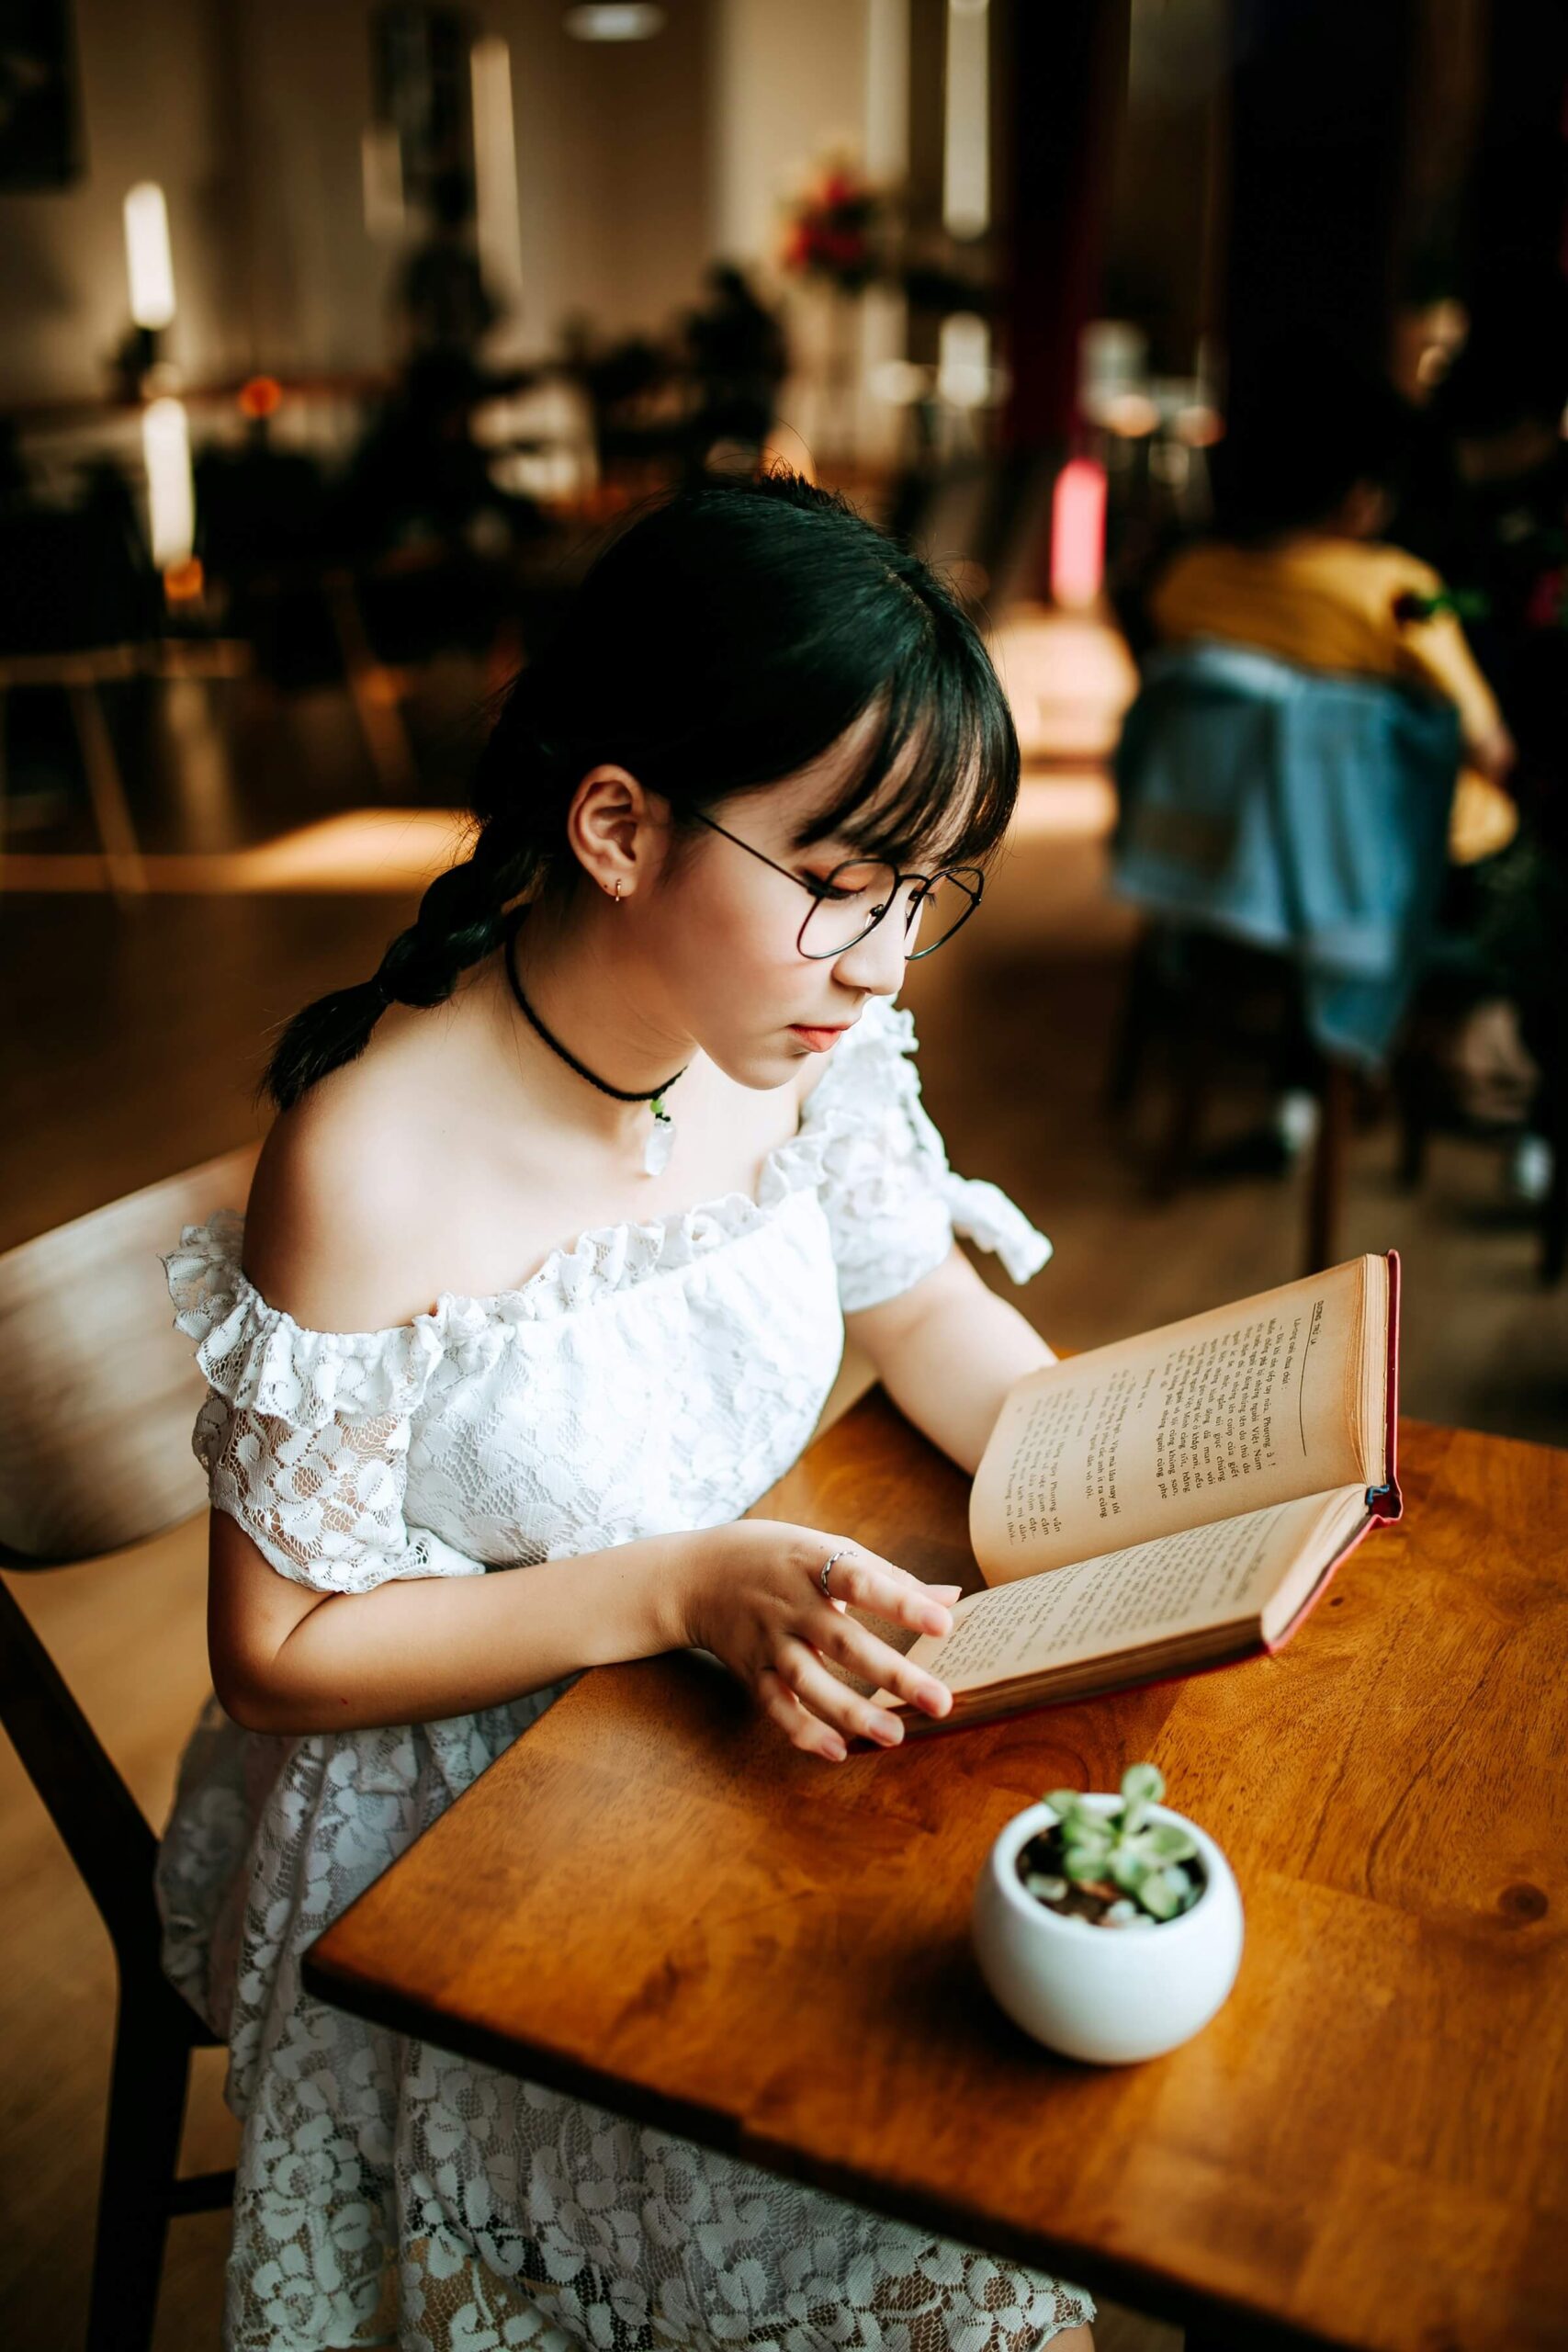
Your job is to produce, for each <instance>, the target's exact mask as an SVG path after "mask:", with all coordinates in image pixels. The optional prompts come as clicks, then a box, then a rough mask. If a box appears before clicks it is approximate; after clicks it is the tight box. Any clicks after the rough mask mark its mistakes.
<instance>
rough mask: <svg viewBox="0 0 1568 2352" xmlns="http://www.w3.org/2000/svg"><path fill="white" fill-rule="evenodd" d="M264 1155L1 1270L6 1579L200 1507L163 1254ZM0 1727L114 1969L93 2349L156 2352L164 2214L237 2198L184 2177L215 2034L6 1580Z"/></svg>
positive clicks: (128, 1813) (182, 1184) (124, 1795)
mask: <svg viewBox="0 0 1568 2352" xmlns="http://www.w3.org/2000/svg"><path fill="white" fill-rule="evenodd" d="M254 1159H255V1154H254V1149H249V1148H247V1149H245V1150H242V1151H236V1152H231V1153H228V1154H227V1155H226V1156H225V1157H224V1158H222V1159H212V1160H209V1161H208V1162H207V1163H206V1165H205V1166H203V1167H200V1168H196V1169H191V1170H187V1171H186V1173H185V1174H184V1175H181V1176H174V1177H170V1178H169V1179H168V1180H167V1181H166V1182H164V1183H161V1184H154V1185H152V1186H150V1187H149V1188H148V1189H147V1190H146V1191H145V1192H141V1193H131V1194H130V1195H129V1196H128V1197H127V1198H126V1199H124V1200H121V1201H115V1202H112V1203H111V1204H109V1205H108V1206H107V1208H102V1209H97V1210H95V1211H94V1212H93V1214H92V1215H91V1216H84V1217H78V1218H76V1219H75V1220H74V1221H73V1223H71V1224H69V1225H62V1226H59V1227H56V1228H55V1230H54V1231H53V1232H52V1233H45V1234H41V1235H39V1238H37V1239H36V1240H33V1241H28V1242H24V1243H23V1244H22V1245H21V1246H20V1248H18V1249H15V1250H9V1251H7V1252H6V1254H5V1255H4V1256H0V1566H5V1567H7V1568H12V1569H26V1570H37V1569H43V1568H48V1567H58V1566H64V1565H66V1564H67V1563H69V1562H73V1561H81V1560H85V1559H92V1558H96V1557H97V1556H98V1555H100V1554H104V1553H108V1552H114V1551H118V1550H119V1549H120V1548H121V1547H123V1546H124V1545H126V1544H134V1543H138V1542H140V1541H141V1540H143V1539H144V1538H146V1537H149V1536H152V1535H154V1534H156V1533H158V1532H160V1531H161V1530H163V1529H164V1528H167V1527H171V1526H173V1525H175V1523H176V1522H178V1521H181V1520H183V1519H186V1518H188V1517H189V1516H190V1514H191V1513H192V1512H193V1511H195V1510H199V1509H201V1507H202V1505H203V1503H204V1501H205V1492H204V1487H203V1481H202V1476H201V1472H200V1469H199V1467H198V1465H197V1463H196V1461H195V1459H194V1457H193V1456H192V1453H191V1451H190V1432H191V1426H192V1424H193V1422H194V1420H195V1419H196V1413H197V1407H198V1405H199V1403H200V1400H201V1397H202V1395H203V1393H204V1390H203V1383H202V1379H201V1375H200V1373H199V1372H198V1371H197V1368H196V1365H195V1363H194V1361H193V1355H192V1351H191V1348H190V1344H189V1342H188V1341H187V1340H185V1339H183V1338H182V1337H181V1335H180V1334H179V1333H178V1332H177V1331H175V1329H173V1324H172V1310H171V1308H170V1306H169V1301H168V1295H167V1292H166V1290H165V1289H164V1277H163V1269H162V1267H161V1266H160V1265H159V1262H158V1257H159V1253H160V1252H161V1251H166V1250H169V1249H170V1248H172V1247H173V1245H174V1244H175V1241H177V1239H178V1238H179V1230H180V1227H181V1226H182V1225H183V1224H189V1223H196V1222H198V1221H200V1220H201V1219H203V1218H205V1217H207V1216H210V1215H211V1214H212V1212H213V1211H214V1210H215V1209H218V1208H222V1207H238V1206H241V1205H243V1201H244V1198H245V1194H246V1192H247V1190H248V1188H249V1184H250V1176H251V1169H252V1167H253V1165H254ZM0 1722H3V1723H4V1724H5V1727H6V1732H7V1733H8V1734H9V1736H10V1738H11V1740H12V1742H13V1744H14V1746H15V1747H16V1749H17V1754H18V1756H19V1757H20V1758H21V1759H22V1762H23V1764H24V1765H25V1766H26V1768H27V1770H28V1775H29V1777H30V1778H31V1780H32V1782H33V1785H34V1786H35V1788H36V1789H37V1790H38V1792H39V1796H40V1797H41V1798H42V1799H43V1802H44V1804H45V1805H46V1807H47V1808H48V1810H49V1813H50V1815H51V1819H52V1820H53V1822H54V1826H55V1827H56V1828H57V1829H58V1830H59V1832H60V1835H61V1837H62V1838H63V1839H64V1841H65V1844H66V1846H67V1847H68V1849H70V1853H71V1857H72V1860H73V1861H74V1862H75V1864H76V1867H77V1869H78V1870H79V1871H80V1872H81V1874H82V1877H83V1879H84V1880H85V1883H86V1886H87V1890H88V1892H89V1893H90V1894H91V1895H92V1897H93V1900H94V1902H95V1903H96V1905H97V1906H98V1910H99V1912H100V1914H101V1916H102V1917H103V1921H104V1925H105V1926H106V1927H107V1929H108V1931H109V1935H110V1938H111V1939H112V1940H113V1943H114V1948H115V1957H116V1960H117V1961H118V1968H119V2007H118V2016H117V2019H116V2025H115V2047H114V2061H113V2071H112V2074H111V2076H110V2083H109V2100H108V2120H107V2131H106V2133H105V2140H104V2161H103V2175H102V2180H101V2184H100V2188H99V2198H98V2222H97V2238H96V2246H95V2249H94V2256H93V2284H92V2295H91V2301H90V2307H89V2313H88V2321H87V2346H88V2352H146V2346H147V2345H148V2344H149V2342H150V2341H151V2338H152V2321H153V2315H154V2312H155V2310H156V2306H157V2298H158V2280H159V2274H160V2271H161V2269H162V2266H163V2255H164V2237H165V2234H166V2232H167V2227H168V2222H169V2218H170V2216H171V2215H172V2214H175V2213H198V2212H207V2211H210V2210H212V2209H213V2208H215V2207H219V2206H223V2205H226V2204H228V2203H229V2202H230V2200H231V2198H232V2195H233V2187H234V2176H233V2174H232V2173H231V2172H225V2173H206V2174H202V2175H200V2176H197V2177H190V2178H186V2179H180V2178H178V2177H176V2174H175V2165H176V2163H177V2159H178V2155H179V2141H180V2128H181V2123H182V2121H183V2119H184V2115H185V2103H186V2086H187V2083H188V2078H189V2072H190V2053H191V2052H192V2050H193V2049H201V2048H205V2047H207V2046H208V2045H209V2044H210V2043H211V2042H212V2041H213V2040H214V2037H213V2035H212V2034H211V2033H209V2031H208V2029H207V2028H206V2026H204V2025H203V2024H202V2022H201V2020H200V2018H197V2015H196V2013H195V2011H194V2010H193V2009H191V2008H190V2007H188V2006H187V2005H186V2002H185V2001H184V2000H183V1999H182V1998H181V1996H180V1995H179V1994H178V1993H176V1992H175V1989H174V1987H173V1986H172V1985H170V1984H169V1983H168V1981H167V1979H166V1978H165V1977H164V1973H163V1971H162V1969H161V1967H160V1964H159V1943H160V1928H159V1920H158V1916H157V1909H156V1905H155V1904H154V1900H153V1894H152V1870H153V1863H154V1861H155V1860H156V1856H157V1850H158V1840H157V1838H156V1837H155V1836H154V1834H153V1832H152V1828H151V1827H150V1826H149V1825H148V1822H147V1820H146V1818H145V1816H144V1815H143V1814H142V1812H141V1807H140V1806H139V1805H138V1804H137V1803H136V1800H135V1798H134V1797H133V1796H132V1795H131V1793H130V1790H129V1789H128V1788H127V1786H126V1784H125V1782H124V1781H123V1780H122V1779H121V1778H120V1775H119V1773H118V1771H117V1770H116V1769H115V1767H114V1765H113V1764H112V1763H111V1761H110V1759H109V1758H108V1756H107V1754H106V1752H105V1750H104V1748H103V1747H102V1746H101V1745H100V1743H99V1741H98V1740H97V1738H96V1736H95V1735H94V1733H93V1730H92V1727H91V1725H90V1724H88V1722H87V1720H86V1717H85V1715H84V1714H83V1713H82V1711H81V1709H80V1708H79V1707H78V1706H77V1704H76V1702H75V1701H74V1699H73V1697H72V1695H71V1692H70V1691H69V1690H68V1689H67V1688H66V1685H65V1683H64V1681H63V1679H62V1677H61V1675H60V1673H59V1671H58V1670H57V1668H55V1666H54V1663H53V1661H52V1659H51V1657H50V1656H49V1654H48V1652H47V1651H46V1650H45V1648H44V1646H43V1645H42V1643H41V1642H40V1641H39V1638H38V1635H37V1634H35V1633H34V1631H33V1629H32V1626H31V1624H30V1623H29V1622H28V1618H27V1616H26V1614H25V1612H24V1611H23V1610H22V1609H21V1608H20V1606H19V1605H18V1603H17V1600H16V1597H15V1595H14V1594H13V1593H12V1592H11V1591H10V1589H8V1587H7V1586H6V1584H5V1582H4V1581H3V1580H0Z"/></svg>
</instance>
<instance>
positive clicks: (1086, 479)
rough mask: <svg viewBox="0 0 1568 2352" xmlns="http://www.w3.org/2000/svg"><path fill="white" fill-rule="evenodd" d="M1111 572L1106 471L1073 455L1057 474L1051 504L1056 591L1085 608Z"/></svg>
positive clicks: (1060, 599) (1053, 591) (1072, 605)
mask: <svg viewBox="0 0 1568 2352" xmlns="http://www.w3.org/2000/svg"><path fill="white" fill-rule="evenodd" d="M1104 576H1105V472H1104V469H1103V468H1102V467H1100V466H1097V465H1096V464H1095V463H1094V460H1093V459H1092V458H1071V459H1069V461H1068V463H1067V464H1066V465H1065V466H1064V467H1063V468H1062V470H1061V472H1060V473H1059V474H1058V475H1057V477H1056V488H1055V495H1054V497H1053V499H1052V502H1051V594H1052V595H1053V596H1054V597H1055V600H1056V602H1057V604H1058V605H1067V606H1068V607H1069V608H1072V609H1075V610H1078V611H1081V610H1082V609H1083V608H1084V607H1085V606H1086V605H1092V604H1093V603H1094V602H1095V600H1096V598H1097V597H1098V596H1099V594H1100V582H1101V580H1102V579H1103V578H1104Z"/></svg>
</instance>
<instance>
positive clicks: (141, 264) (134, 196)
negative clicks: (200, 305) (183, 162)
mask: <svg viewBox="0 0 1568 2352" xmlns="http://www.w3.org/2000/svg"><path fill="white" fill-rule="evenodd" d="M125 264H126V271H127V274H128V276H129V277H130V315H131V317H132V319H133V320H134V321H135V322H136V324H137V325H138V326H139V327H144V328H147V329H150V330H152V331H153V332H156V330H157V329H158V328H160V327H166V326H167V325H168V324H169V322H170V321H171V320H172V319H173V317H174V315H175V264H174V257H173V255H172V254H171V253H170V251H169V209H168V206H167V205H166V204H165V203H164V191H163V189H162V188H161V187H159V186H158V183H157V181H156V180H140V181H138V183H137V185H136V186H135V187H133V188H130V189H129V190H128V191H127V193H126V198H125Z"/></svg>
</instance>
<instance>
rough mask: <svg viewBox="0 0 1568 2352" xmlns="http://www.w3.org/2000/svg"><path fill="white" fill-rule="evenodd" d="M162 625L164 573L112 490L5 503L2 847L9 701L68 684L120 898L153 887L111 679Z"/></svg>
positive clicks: (0, 619)
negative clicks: (61, 501)
mask: <svg viewBox="0 0 1568 2352" xmlns="http://www.w3.org/2000/svg"><path fill="white" fill-rule="evenodd" d="M158 625H159V598H158V582H157V579H156V575H155V574H154V573H153V572H152V569H151V567H150V565H149V563H148V561H147V558H146V556H145V553H144V552H143V550H142V548H141V542H140V539H139V537H138V536H137V535H136V533H135V530H134V526H133V523H132V521H131V518H130V507H129V502H127V503H126V506H125V509H124V511H121V509H120V507H119V506H118V505H117V504H116V503H112V502H110V501H109V500H108V499H107V498H105V497H103V496H102V495H99V496H96V497H94V498H91V499H89V500H88V501H87V502H86V503H84V504H82V505H79V506H58V507H56V506H44V505H34V504H28V503H22V502H20V501H18V502H17V503H12V504H9V505H7V506H6V507H4V508H0V851H3V847H4V837H5V822H6V741H7V725H6V722H7V719H8V717H9V712H8V709H7V705H8V702H9V699H10V697H11V695H13V694H15V693H17V692H18V691H20V690H22V689H24V688H51V689H58V690H60V691H62V692H63V693H64V695H66V697H67V699H68V702H69V705H70V710H71V718H72V721H73V726H74V728H75V731H76V740H77V743H78V745H79V747H80V750H81V755H82V768H83V773H84V775H85V778H86V785H87V795H88V798H89V800H90V802H91V804H92V810H93V820H94V823H95V825H96V830H97V836H98V845H99V848H100V850H101V852H102V855H103V861H104V868H105V872H106V875H107V880H108V882H109V885H110V887H111V888H112V889H113V890H114V892H115V894H116V896H117V897H118V898H121V899H125V898H129V897H134V896H138V895H140V893H141V891H143V890H144V889H145V888H146V877H145V876H144V873H143V870H142V865H141V850H140V848H139V846H138V843H137V839H136V833H135V830H134V828H133V826H132V824H131V819H130V805H129V803H128V802H127V799H126V795H125V785H124V780H123V778H122V776H121V775H120V768H119V761H118V757H117V755H116V752H115V745H114V736H113V733H112V731H111V729H110V726H109V720H108V715H107V710H106V708H105V704H104V696H103V689H104V687H105V686H106V685H107V684H114V683H116V682H117V681H119V680H123V679H126V678H130V677H134V676H135V675H136V673H138V671H139V670H141V669H142V668H144V667H146V666H148V665H149V663H150V662H151V659H152V652H153V649H154V646H155V642H156V637H157V630H158Z"/></svg>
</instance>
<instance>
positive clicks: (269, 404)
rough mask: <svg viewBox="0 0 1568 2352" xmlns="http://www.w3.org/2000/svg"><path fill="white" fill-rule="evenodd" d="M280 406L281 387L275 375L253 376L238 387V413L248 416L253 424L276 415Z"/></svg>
mask: <svg viewBox="0 0 1568 2352" xmlns="http://www.w3.org/2000/svg"><path fill="white" fill-rule="evenodd" d="M282 406H283V387H282V385H281V384H280V383H279V382H278V380H277V379H276V376H253V377H252V378H251V379H250V381H249V382H248V383H244V384H242V385H241V387H240V414H241V415H242V416H248V417H249V418H250V420H251V423H252V424H261V422H262V420H263V419H264V418H265V417H268V416H276V414H277V412H278V410H279V409H280V408H281V407H282Z"/></svg>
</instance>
